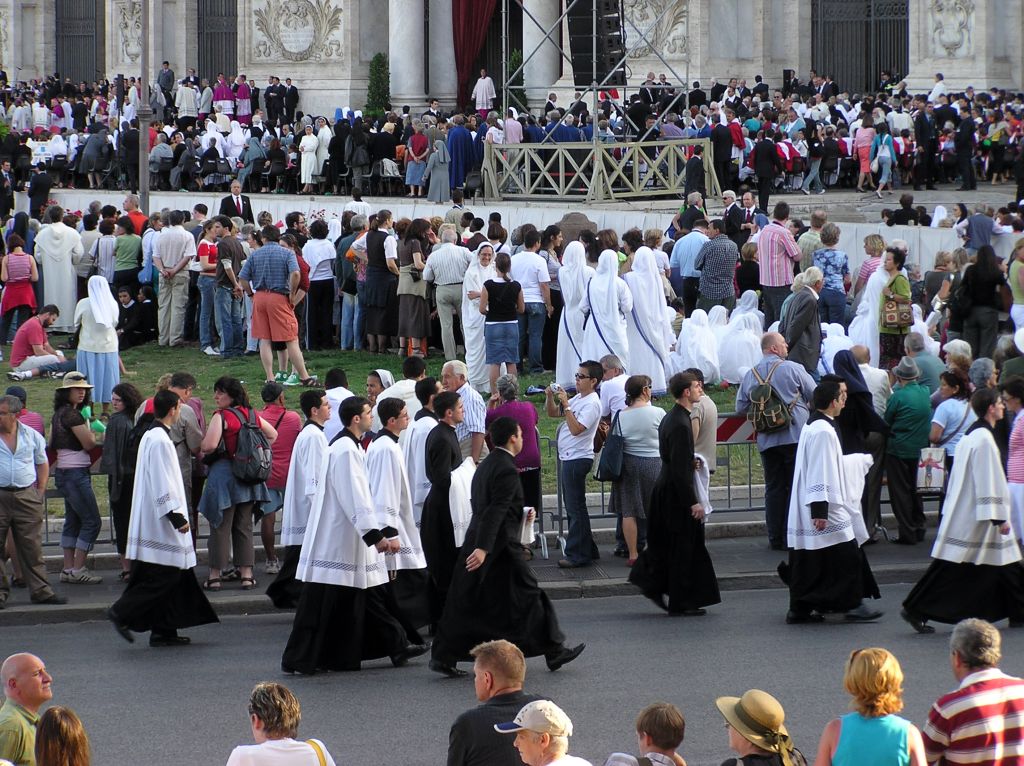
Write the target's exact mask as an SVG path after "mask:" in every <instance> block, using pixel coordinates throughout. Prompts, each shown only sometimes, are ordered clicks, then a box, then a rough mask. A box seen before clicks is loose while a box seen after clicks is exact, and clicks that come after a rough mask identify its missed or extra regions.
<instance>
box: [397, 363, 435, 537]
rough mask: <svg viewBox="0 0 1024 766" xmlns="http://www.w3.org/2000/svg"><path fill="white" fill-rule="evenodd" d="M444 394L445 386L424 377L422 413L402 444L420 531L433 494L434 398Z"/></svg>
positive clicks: (420, 399)
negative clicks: (430, 476) (429, 472)
mask: <svg viewBox="0 0 1024 766" xmlns="http://www.w3.org/2000/svg"><path fill="white" fill-rule="evenodd" d="M439 393H441V384H440V383H438V382H437V379H435V378H424V379H423V380H418V381H416V400H417V401H418V402H419V403H420V408H421V409H420V411H419V412H417V413H416V416H415V417H414V418H413V421H412V424H411V425H410V426H409V428H408V432H407V434H406V437H405V439H402V440H401V442H400V444H401V447H402V455H403V457H405V471H406V476H408V477H409V490H410V491H411V492H412V517H413V519H414V520H415V522H416V528H417V529H419V526H420V517H421V516H422V515H423V501H424V500H426V499H427V493H428V492H430V479H428V478H427V460H426V458H427V436H428V435H429V434H430V432H431V430H432V429H433V428H434V426H436V425H437V415H435V414H434V397H435V396H437V395H438V394H439Z"/></svg>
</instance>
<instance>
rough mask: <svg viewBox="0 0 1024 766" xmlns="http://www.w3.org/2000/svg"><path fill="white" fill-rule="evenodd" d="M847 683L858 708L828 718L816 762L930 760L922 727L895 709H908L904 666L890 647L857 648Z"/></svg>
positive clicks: (908, 764) (909, 765)
mask: <svg viewBox="0 0 1024 766" xmlns="http://www.w3.org/2000/svg"><path fill="white" fill-rule="evenodd" d="M843 686H844V687H845V688H846V691H848V692H849V693H850V694H851V695H852V696H853V700H852V701H851V703H850V706H851V707H852V708H853V710H854V712H852V713H847V714H846V715H844V716H842V717H841V718H836V719H835V720H832V721H829V722H828V725H826V726H825V731H824V732H822V735H821V741H820V742H819V743H818V757H817V759H815V762H814V764H815V766H862V765H863V764H871V766H926V763H927V762H926V760H925V753H924V743H923V742H922V741H921V732H920V731H919V730H918V728H917V727H916V726H914V724H912V723H910V721H908V720H907V719H905V718H901V717H900V716H898V715H896V713H898V712H899V711H900V710H902V709H903V670H902V669H900V663H899V661H898V660H897V659H896V658H895V657H894V656H893V655H892V654H891V653H890V652H888V651H887V650H885V649H877V648H876V649H857V650H856V651H854V652H853V653H852V654H851V655H850V659H849V661H848V662H847V663H846V675H845V676H844V677H843Z"/></svg>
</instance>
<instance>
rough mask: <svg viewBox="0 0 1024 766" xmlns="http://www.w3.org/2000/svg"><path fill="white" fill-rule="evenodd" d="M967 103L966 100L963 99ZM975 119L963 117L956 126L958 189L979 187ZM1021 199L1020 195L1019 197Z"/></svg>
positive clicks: (970, 189) (955, 144) (966, 189)
mask: <svg viewBox="0 0 1024 766" xmlns="http://www.w3.org/2000/svg"><path fill="white" fill-rule="evenodd" d="M961 103H962V104H964V105H966V101H962V102H961ZM975 127H976V126H975V124H974V120H971V119H963V120H960V124H959V125H957V127H956V138H955V139H954V141H953V144H954V146H955V147H956V160H957V165H959V170H960V188H959V189H957V191H973V190H974V189H977V188H978V179H977V178H975V175H974V129H975ZM1017 199H1018V200H1020V197H1017Z"/></svg>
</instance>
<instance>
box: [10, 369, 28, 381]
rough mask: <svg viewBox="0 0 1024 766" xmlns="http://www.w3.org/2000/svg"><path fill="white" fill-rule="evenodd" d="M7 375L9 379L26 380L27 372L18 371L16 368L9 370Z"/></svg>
mask: <svg viewBox="0 0 1024 766" xmlns="http://www.w3.org/2000/svg"><path fill="white" fill-rule="evenodd" d="M7 377H8V378H10V379H11V380H28V379H29V374H28V372H18V371H17V370H11V371H10V372H8V373H7Z"/></svg>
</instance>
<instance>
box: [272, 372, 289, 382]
mask: <svg viewBox="0 0 1024 766" xmlns="http://www.w3.org/2000/svg"><path fill="white" fill-rule="evenodd" d="M287 378H288V373H287V372H283V371H282V372H275V373H274V380H275V381H276V382H277V383H284V382H285V380H286V379H287Z"/></svg>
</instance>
